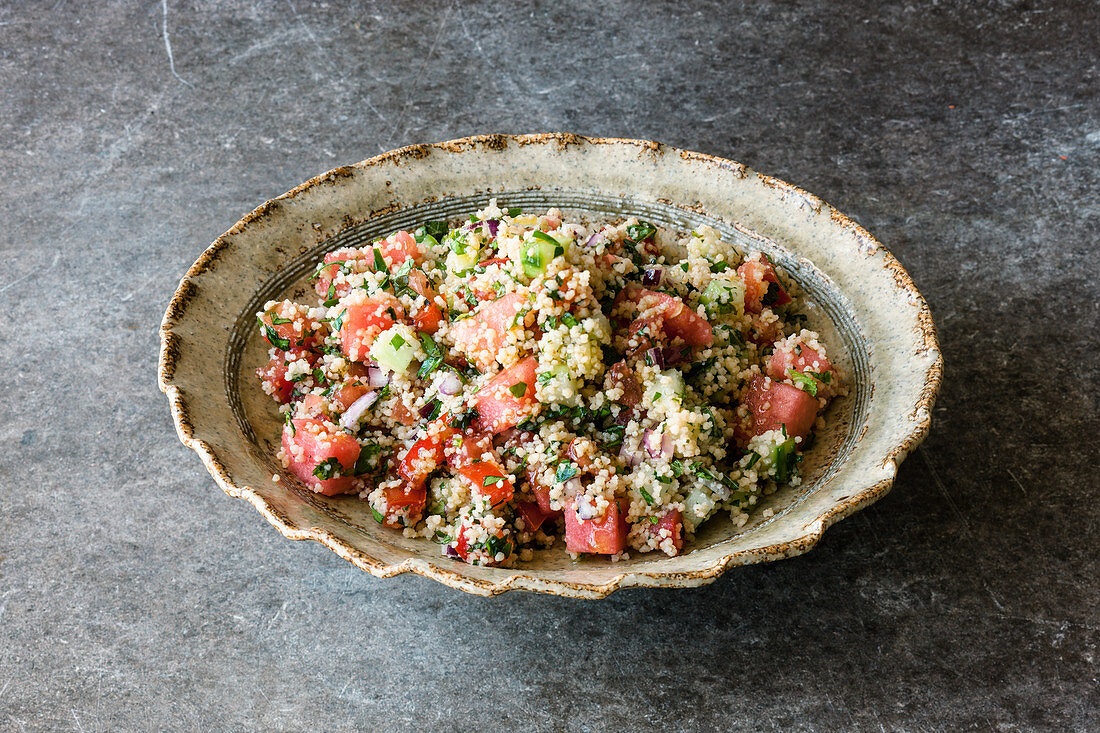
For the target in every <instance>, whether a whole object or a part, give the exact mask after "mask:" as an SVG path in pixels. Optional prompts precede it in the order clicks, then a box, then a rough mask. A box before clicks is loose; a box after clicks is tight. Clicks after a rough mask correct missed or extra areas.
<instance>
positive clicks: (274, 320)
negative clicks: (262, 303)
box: [271, 313, 291, 326]
mask: <svg viewBox="0 0 1100 733" xmlns="http://www.w3.org/2000/svg"><path fill="white" fill-rule="evenodd" d="M290 322H291V319H289V318H280V317H279V316H277V315H275V314H274V313H272V314H271V325H272V326H281V325H283V324H284V323H290Z"/></svg>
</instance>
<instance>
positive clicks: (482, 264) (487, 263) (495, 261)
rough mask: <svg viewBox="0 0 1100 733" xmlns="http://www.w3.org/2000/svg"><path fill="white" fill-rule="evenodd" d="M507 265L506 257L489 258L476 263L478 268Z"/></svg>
mask: <svg viewBox="0 0 1100 733" xmlns="http://www.w3.org/2000/svg"><path fill="white" fill-rule="evenodd" d="M506 264H508V258H507V257H490V258H489V259H487V260H482V261H481V262H479V263H477V266H478V267H489V266H490V265H506Z"/></svg>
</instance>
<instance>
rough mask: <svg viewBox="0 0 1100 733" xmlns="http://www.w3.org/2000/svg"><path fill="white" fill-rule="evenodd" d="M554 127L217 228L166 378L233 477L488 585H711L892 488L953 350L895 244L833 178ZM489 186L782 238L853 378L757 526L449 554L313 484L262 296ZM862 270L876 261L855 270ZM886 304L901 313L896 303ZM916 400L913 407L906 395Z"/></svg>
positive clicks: (476, 199) (288, 514)
mask: <svg viewBox="0 0 1100 733" xmlns="http://www.w3.org/2000/svg"><path fill="white" fill-rule="evenodd" d="M545 137H546V136H535V137H532V138H529V139H530V142H529V143H527V144H522V142H521V141H522V140H523V139H524V138H505V137H503V136H490V137H486V138H477V139H474V140H473V141H472V142H471V141H459V142H460V143H462V144H460V145H459V144H456V143H450V144H444V145H441V146H420V147H418V148H415V149H405V151H406V152H405V154H402V152H403V151H396V152H395V153H394V154H391V155H390V156H389V157H387V156H382V157H381V158H379V159H372V161H365V162H364V163H363V164H359V165H357V166H353V167H348V168H344V169H337V170H335V171H332V172H330V173H329V174H326V175H325V176H320V177H318V178H317V179H314V180H313V181H310V182H308V183H307V184H303V186H301V187H299V188H298V189H295V190H294V191H291V192H290V193H289V194H287V195H286V196H284V197H282V198H280V199H276V200H274V201H272V202H268V204H265V205H264V206H263V207H260V208H259V209H257V210H256V211H254V212H253V213H252V214H250V215H249V216H248V217H246V218H245V219H244V220H242V222H241V223H239V224H238V225H237V226H236V227H234V229H233V230H230V232H228V233H227V234H226V235H225V236H223V237H222V238H220V239H219V240H218V241H217V242H215V243H214V245H212V246H211V248H210V250H208V251H207V253H205V254H204V256H203V258H201V259H200V260H199V262H197V263H196V265H195V267H194V268H192V271H191V272H190V273H189V274H188V276H187V277H185V278H184V281H183V282H182V283H181V292H180V293H179V294H177V298H176V300H175V301H173V307H172V308H170V309H169V313H168V314H167V315H166V317H165V327H164V333H165V347H164V348H165V359H164V361H163V362H162V375H161V379H162V386H163V387H165V388H166V391H168V393H169V396H170V398H173V407H174V412H175V413H176V417H177V426H178V427H179V430H180V434H181V437H182V438H183V439H184V441H185V442H188V443H189V444H190V445H192V446H193V447H195V448H196V450H198V451H199V453H200V455H202V456H203V458H204V460H205V462H206V464H207V466H208V468H210V470H211V473H212V474H213V475H214V476H215V478H216V479H217V480H218V482H219V484H221V485H222V487H223V489H225V490H226V491H227V492H228V493H230V494H231V495H235V496H242V497H244V498H247V499H248V500H249V501H251V502H252V503H253V504H254V505H256V506H257V508H258V509H260V511H261V512H263V513H264V515H265V516H267V518H268V519H269V520H270V521H271V522H272V523H273V524H275V525H276V526H277V527H278V528H279V529H280V531H282V532H283V533H284V534H286V535H287V536H288V537H291V538H294V539H315V540H319V541H321V542H324V543H325V544H326V545H328V546H329V547H331V548H332V549H333V550H335V551H336V552H337V553H338V554H340V555H341V556H343V557H345V558H346V559H348V560H351V561H352V562H355V563H356V564H357V565H359V566H360V567H363V568H364V569H366V570H368V571H370V572H372V573H373V574H375V575H379V576H388V575H394V574H397V573H399V572H405V571H414V572H418V573H421V574H423V575H427V576H429V577H434V578H436V579H439V580H441V581H443V582H445V583H447V584H449V585H452V586H455V587H459V588H462V589H463V590H468V591H472V592H477V593H497V592H501V591H503V590H508V589H511V588H525V589H530V590H541V591H547V592H554V593H562V594H567V595H577V596H602V595H606V593H608V592H611V591H612V590H614V589H616V588H618V587H622V586H625V585H637V584H642V585H697V584H700V583H704V582H708V581H709V580H713V578H714V577H717V575H718V574H720V573H721V572H722V571H723V570H724V569H725V568H726V567H727V566H729V565H734V564H743V563H746V562H758V561H762V560H770V559H776V558H779V557H784V556H787V555H792V554H797V553H800V552H803V551H805V550H806V549H808V548H809V547H811V546H812V545H813V544H814V543H815V542H816V541H817V539H818V537H819V536H820V534H821V532H822V531H823V530H824V528H825V527H826V526H827V525H828V524H829V523H831V522H832V521H836V519H838V518H840V517H842V516H845V515H846V514H849V513H851V512H852V511H855V510H856V509H858V508H859V507H860V506H863V505H865V504H866V503H869V502H870V501H873V500H874V499H875V498H877V497H878V496H880V495H881V494H882V493H885V491H886V490H888V488H889V486H890V482H891V481H892V478H893V475H894V472H895V470H896V464H897V463H898V462H900V460H901V459H902V458H903V457H904V455H905V453H906V452H907V451H908V450H910V449H911V448H912V447H913V446H914V445H915V443H916V441H919V439H920V438H921V437H922V436H923V432H924V430H925V429H926V428H927V411H928V409H930V406H931V397H932V396H934V393H935V387H934V385H933V387H932V389H931V392H930V393H929V392H928V384H927V383H928V381H929V376H928V375H929V374H932V375H933V377H934V379H933V381H936V380H938V371H937V370H936V369H932V368H931V367H932V366H934V365H936V364H938V358H939V356H938V351H936V350H935V348H934V334H932V336H931V338H932V341H931V343H929V341H928V335H927V333H923V332H922V329H925V328H930V327H931V323H930V320H927V322H926V321H925V319H923V318H922V316H921V313H926V310H927V309H926V307H925V306H924V304H923V301H921V302H919V303H914V302H913V293H915V290H914V291H912V292H910V291H909V290H908V289H907V288H905V287H901V286H903V285H904V283H902V282H899V281H898V277H897V272H896V271H892V268H891V267H890V266H889V265H890V263H891V262H892V258H890V257H889V256H888V253H885V251H884V250H882V249H881V247H880V246H879V245H877V243H876V242H874V240H873V239H872V238H870V236H869V235H866V233H865V232H862V230H860V229H859V228H858V227H855V225H853V224H851V223H850V222H848V221H847V220H846V219H845V220H840V219H838V218H836V217H833V216H830V211H831V210H829V209H828V207H827V205H825V204H823V202H820V200H818V199H816V197H813V196H811V195H809V194H805V193H804V192H801V191H799V190H798V189H795V188H794V187H790V186H787V185H786V184H781V183H780V182H773V185H763V186H761V185H759V181H760V180H765V177H761V176H759V175H758V174H756V173H754V172H752V171H750V170H748V169H746V168H744V167H743V166H739V165H737V164H734V163H730V162H729V161H720V160H719V159H713V158H709V157H707V156H697V159H695V160H693V159H691V158H689V157H686V156H685V154H683V152H682V151H674V150H672V149H662V148H660V147H659V146H655V145H654V144H652V143H638V142H637V141H590V140H586V139H583V138H573V137H571V136H560V137H555V136H550V137H551V138H552V139H551V140H549V141H548V140H546V139H545ZM447 146H451V147H447ZM662 150H663V151H665V152H662ZM408 151H413V152H408ZM687 155H695V154H687ZM766 180H767V181H770V180H771V179H766ZM746 183H751V184H753V185H751V186H750V185H745V184H746ZM739 192H742V193H741V195H738V193H739ZM662 193H664V194H667V195H661V194H662ZM715 194H718V195H717V196H716V195H715ZM489 198H496V199H497V202H498V204H499V205H500V206H501V207H502V208H503V207H521V208H523V210H524V211H526V212H542V211H545V210H546V209H548V208H551V207H557V208H559V209H561V210H562V211H563V212H564V213H565V214H566V215H567V216H576V217H579V218H584V219H589V220H595V219H620V218H624V217H627V216H637V217H639V218H641V219H645V220H647V221H650V222H653V223H655V224H658V225H660V226H661V227H662V228H664V229H666V230H672V231H676V232H687V231H690V230H691V229H694V228H696V227H698V226H700V225H703V224H708V225H710V226H713V227H714V228H715V229H717V230H718V231H719V232H720V233H721V234H722V237H723V239H725V240H726V241H730V242H733V243H735V244H737V245H738V246H739V247H740V248H742V249H743V250H745V251H752V250H762V251H764V252H765V253H767V254H768V255H769V256H770V257H772V259H773V260H774V261H775V262H776V263H777V264H778V265H779V266H780V267H781V268H782V269H783V270H784V271H785V272H786V273H787V275H788V276H789V278H790V279H792V280H793V281H794V282H796V283H797V285H798V287H799V288H800V289H801V297H802V299H803V301H804V303H805V305H804V306H803V307H802V308H801V309H800V310H802V312H804V313H805V314H806V315H807V317H808V323H807V327H809V328H812V329H814V330H817V331H818V332H819V333H821V335H822V337H823V339H824V341H825V342H826V343H827V345H828V348H829V354H830V357H831V358H832V359H833V361H834V363H836V364H837V365H838V366H839V368H840V370H841V373H842V374H843V375H844V377H845V381H846V383H847V385H848V387H849V391H848V394H847V395H846V396H844V397H842V398H839V399H836V400H834V401H833V402H832V404H831V405H830V406H829V409H828V411H827V412H826V415H825V416H826V421H827V422H826V425H827V427H826V428H825V430H823V431H819V433H818V434H817V435H816V436H815V439H814V443H813V445H812V446H811V447H810V448H809V449H808V450H807V451H806V454H805V460H804V462H803V464H802V466H801V474H802V483H801V485H800V486H798V487H784V488H782V489H780V490H779V491H777V492H775V493H774V494H771V495H770V496H767V497H763V501H762V503H761V504H760V505H759V507H758V510H757V511H755V512H753V513H752V514H751V515H750V517H751V518H750V520H749V521H748V522H747V523H746V524H745V525H744V526H740V527H737V526H734V524H733V523H732V522H731V521H730V520H729V518H728V515H724V514H723V515H720V516H719V517H718V518H715V519H712V520H711V521H710V522H708V523H706V524H704V525H703V527H701V528H700V531H699V533H698V534H697V535H696V537H695V539H694V540H693V541H692V542H690V543H688V544H687V545H686V546H685V548H684V553H683V554H682V555H680V556H678V557H674V558H669V557H667V556H665V555H663V554H661V553H648V554H638V553H631V554H630V557H629V558H628V559H624V560H620V561H618V562H610V561H608V560H606V559H604V558H599V557H591V558H582V559H581V560H580V561H572V560H571V559H570V557H569V556H568V555H567V554H566V552H565V550H564V548H563V547H562V545H561V544H560V543H559V544H558V545H557V546H556V547H554V548H551V549H549V550H541V551H536V552H535V554H534V558H533V559H532V560H531V561H529V562H521V563H518V564H517V566H516V567H514V568H491V567H474V566H469V565H465V564H464V563H459V562H455V561H453V560H451V559H448V558H444V557H442V556H441V552H440V547H439V546H438V545H436V544H433V543H431V542H429V541H427V540H424V539H407V538H405V537H403V536H402V534H401V533H400V532H398V531H395V530H390V529H386V528H383V527H382V526H380V525H379V524H378V523H377V522H375V521H374V519H373V518H372V516H371V512H370V509H369V507H368V506H367V505H366V504H365V503H364V502H361V501H360V500H358V499H357V498H355V497H335V498H327V497H323V496H319V495H316V494H313V493H312V492H310V491H308V490H307V489H306V488H305V487H304V486H303V485H301V484H300V483H299V482H298V481H297V480H296V479H294V478H292V477H291V476H290V475H289V473H287V472H285V471H284V470H283V469H282V468H281V467H280V466H279V464H278V462H277V460H276V459H275V453H276V451H277V450H278V447H279V446H278V442H279V436H280V433H281V419H280V415H279V413H278V412H277V411H276V409H275V404H274V403H273V402H272V401H271V399H270V398H269V397H268V396H267V395H266V394H264V393H263V392H262V391H261V390H260V388H259V384H258V380H257V379H256V377H255V370H256V368H257V367H259V366H261V365H262V364H264V363H266V361H267V348H266V344H265V343H264V342H263V341H262V340H261V339H260V337H259V335H258V333H257V329H256V327H255V324H256V317H255V314H256V312H257V311H259V310H261V309H262V307H263V304H264V303H265V302H266V301H268V300H272V299H283V298H290V299H294V300H298V301H306V302H312V301H313V299H314V293H313V290H312V287H311V286H310V284H309V283H308V281H307V278H308V277H309V275H310V274H311V273H312V271H313V268H314V266H315V263H316V262H317V261H318V260H319V259H321V257H323V255H324V254H325V253H326V252H328V251H331V250H333V249H336V248H339V247H347V246H361V245H364V244H367V243H369V242H370V241H372V240H374V239H376V238H378V237H381V236H385V235H387V234H389V233H391V232H393V231H395V230H398V229H414V228H415V227H417V226H419V225H420V224H421V223H422V222H424V221H427V220H438V219H457V218H464V217H466V216H468V215H469V214H470V213H472V212H473V211H475V210H477V209H478V208H481V207H482V206H484V205H485V203H486V202H487V201H488V199H489ZM823 211H824V213H825V214H826V217H827V220H826V221H822V217H821V214H822V213H823ZM876 258H879V259H884V260H885V265H886V266H883V264H884V263H883V262H879V263H874V260H875V259H876ZM853 263H855V264H857V265H859V267H855V268H853ZM868 264H878V265H879V267H878V268H877V269H872V268H870V267H867V265H868ZM893 264H896V263H893ZM853 270H854V271H855V273H856V274H859V273H862V275H861V278H862V279H861V280H859V281H853V280H852V278H853V277H856V274H853ZM897 271H900V272H901V274H902V275H904V271H903V270H900V266H898V267H897ZM876 272H877V273H879V276H878V282H875V278H874V277H871V275H873V274H875V273H876ZM853 295H855V297H853ZM890 298H893V301H891V300H890ZM917 298H918V299H919V295H917ZM876 303H877V304H878V305H876ZM884 304H885V305H889V306H890V308H893V309H896V310H898V313H900V314H901V315H900V316H899V315H897V314H889V313H888V314H887V315H885V316H884V308H883V306H884ZM885 310H889V309H885ZM903 316H907V317H908V318H909V320H910V322H909V323H905V322H903V320H900V319H902V317H903ZM884 320H885V323H884V322H883V321H884ZM899 328H902V329H904V328H908V329H910V330H911V331H912V330H914V329H915V332H914V333H911V334H909V335H908V337H905V333H904V332H903V333H901V334H895V335H896V336H897V338H892V339H891V338H882V334H883V333H885V331H884V329H887V330H896V329H899ZM914 349H916V350H917V351H923V352H924V353H923V356H922V359H921V360H920V361H921V362H922V363H919V364H916V363H913V361H912V357H911V355H908V354H907V352H912V351H913V350H914ZM901 363H906V371H905V372H904V374H900V375H899V376H900V377H903V378H902V379H899V381H898V382H897V383H894V384H893V385H892V386H891V387H889V388H883V387H881V386H880V384H881V381H882V380H881V378H880V375H881V374H882V372H881V371H879V370H880V369H882V368H883V367H888V368H890V369H891V371H895V370H896V365H897V364H901ZM922 368H923V369H925V371H923V372H922V371H921V369H922ZM165 371H167V372H168V373H167V374H165ZM166 377H167V378H166ZM910 383H912V384H910ZM899 385H900V387H899ZM922 400H923V403H922ZM899 408H903V409H905V410H906V411H907V413H908V414H906V415H898V414H896V413H895V414H890V411H892V410H897V409H899ZM869 435H870V439H869V438H868V436H869ZM273 476H279V481H277V482H276V481H273V480H272V477H273Z"/></svg>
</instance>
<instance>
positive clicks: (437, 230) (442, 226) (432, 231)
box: [424, 221, 447, 240]
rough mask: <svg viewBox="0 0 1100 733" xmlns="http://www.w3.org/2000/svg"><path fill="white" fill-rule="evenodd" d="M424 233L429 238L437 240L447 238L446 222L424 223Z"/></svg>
mask: <svg viewBox="0 0 1100 733" xmlns="http://www.w3.org/2000/svg"><path fill="white" fill-rule="evenodd" d="M424 233H425V234H427V235H428V236H429V237H435V238H436V239H437V240H439V239H442V238H443V237H445V236H447V222H445V221H426V222H424Z"/></svg>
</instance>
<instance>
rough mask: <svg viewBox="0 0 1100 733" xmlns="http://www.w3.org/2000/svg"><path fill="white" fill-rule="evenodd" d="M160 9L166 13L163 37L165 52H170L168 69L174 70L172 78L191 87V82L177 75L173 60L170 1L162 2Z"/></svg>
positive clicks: (163, 0)
mask: <svg viewBox="0 0 1100 733" xmlns="http://www.w3.org/2000/svg"><path fill="white" fill-rule="evenodd" d="M160 7H161V9H162V10H163V11H164V14H163V19H164V24H163V28H162V29H161V35H163V36H164V50H165V51H167V52H168V68H169V69H171V70H172V76H174V77H176V78H177V79H179V80H180V81H181V82H183V83H184V84H186V85H187V86H191V82H189V81H187V80H186V79H184V78H183V77H182V76H180V75H179V74H178V73H176V60H175V59H174V58H172V42H171V41H170V40H168V0H160Z"/></svg>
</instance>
